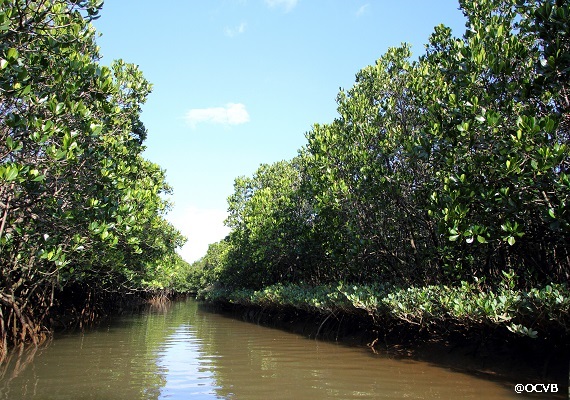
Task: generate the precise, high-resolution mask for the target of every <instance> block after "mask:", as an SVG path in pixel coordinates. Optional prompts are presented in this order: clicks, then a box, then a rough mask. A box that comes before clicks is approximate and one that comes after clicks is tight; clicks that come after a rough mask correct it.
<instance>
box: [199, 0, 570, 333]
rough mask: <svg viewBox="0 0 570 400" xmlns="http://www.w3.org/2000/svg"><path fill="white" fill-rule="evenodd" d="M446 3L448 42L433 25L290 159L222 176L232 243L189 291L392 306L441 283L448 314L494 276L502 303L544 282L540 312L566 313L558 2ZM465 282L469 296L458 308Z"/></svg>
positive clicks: (567, 118) (565, 33) (565, 71)
mask: <svg viewBox="0 0 570 400" xmlns="http://www.w3.org/2000/svg"><path fill="white" fill-rule="evenodd" d="M460 6H461V9H462V10H463V13H464V15H465V17H466V20H467V22H466V27H467V29H466V31H465V33H464V35H463V36H462V37H461V38H457V37H454V36H453V35H452V33H451V30H450V29H449V28H446V27H444V26H438V27H436V28H435V30H434V33H433V34H432V35H431V37H430V38H429V43H428V44H427V46H426V51H425V53H424V54H423V55H421V56H420V57H419V58H418V59H417V60H412V59H411V56H412V54H411V50H410V48H409V46H407V45H402V46H401V47H398V48H392V49H390V50H389V51H388V52H387V53H386V54H385V55H383V56H382V57H381V58H380V59H379V60H378V61H377V62H376V64H375V65H372V66H368V67H365V68H364V69H362V70H361V71H360V72H359V73H358V74H357V75H356V83H355V85H354V86H353V87H352V88H351V89H350V90H346V91H345V90H342V91H341V92H340V93H339V95H338V99H337V101H338V114H339V116H338V117H337V118H336V119H335V120H334V121H333V122H332V123H330V124H324V125H315V126H314V127H313V129H312V130H311V131H310V132H308V134H307V140H308V143H307V145H306V147H305V148H304V149H302V150H301V151H300V152H299V155H298V157H296V158H295V159H293V160H291V161H282V162H279V163H275V164H273V165H262V166H261V167H260V168H259V169H258V171H257V172H256V173H255V174H254V175H253V177H252V178H245V177H240V178H238V179H236V183H235V193H234V195H233V196H231V197H230V198H229V212H230V216H229V218H228V225H229V226H230V227H231V228H232V232H231V234H230V235H229V237H228V238H227V239H226V240H225V241H224V242H223V243H224V244H223V246H225V251H224V255H223V259H218V261H217V262H212V261H211V262H210V263H211V264H212V265H214V264H215V265H216V267H215V270H216V273H215V274H204V275H203V280H205V282H202V284H203V285H202V286H208V285H210V286H214V287H215V285H214V284H215V283H217V284H218V286H219V285H221V286H223V287H226V288H230V289H232V288H233V289H239V288H245V289H249V290H255V289H261V288H263V287H267V286H269V285H275V284H283V283H294V284H297V285H300V286H299V287H301V286H302V285H304V284H310V285H313V286H318V285H329V286H330V285H331V284H332V285H333V286H334V285H335V282H339V281H344V282H351V283H355V284H360V285H368V284H372V285H376V284H380V285H385V287H387V288H390V289H389V291H388V292H386V293H391V295H393V296H396V297H397V298H401V299H400V300H398V303H397V304H401V307H403V308H402V310H404V309H406V310H407V309H408V306H409V305H410V304H413V303H414V302H413V301H412V300H413V299H415V297H417V296H416V294H415V293H416V292H415V291H419V292H418V293H423V291H427V292H428V293H432V294H433V293H435V292H437V290H440V291H441V293H442V294H445V293H446V292H447V291H448V289H447V288H452V289H449V291H451V292H452V293H455V292H454V291H456V292H457V296H458V298H459V299H461V298H464V299H465V301H464V302H463V303H464V304H460V305H461V306H462V307H467V306H468V305H469V303H470V302H471V301H475V302H477V301H479V300H477V299H478V298H479V297H477V296H482V298H484V297H485V296H487V295H486V294H485V293H492V294H493V295H495V294H496V295H497V296H502V294H500V293H501V290H502V289H501V288H502V285H503V283H502V282H503V280H504V276H505V274H507V275H509V276H512V282H513V285H514V286H513V287H512V288H511V289H512V290H513V291H514V292H516V293H517V294H516V295H513V296H511V297H512V299H511V297H509V296H506V297H505V298H507V299H511V300H512V301H515V300H514V299H519V300H520V299H521V298H523V297H524V296H527V297H528V296H531V294H532V293H543V291H544V290H546V288H547V287H550V288H552V287H556V288H558V289H557V290H559V292H558V293H559V294H560V296H561V297H560V299H559V300H560V302H558V303H556V302H554V303H552V304H555V303H556V304H567V300H568V293H569V292H568V287H567V282H568V279H569V278H570V246H569V244H570V214H569V213H568V202H569V200H570V199H569V196H570V178H569V173H570V171H569V169H570V150H569V147H568V145H569V143H568V141H569V138H570V131H569V129H570V115H569V111H570V109H569V107H570V100H569V95H570V94H569V89H570V88H569V87H568V85H569V82H570V80H569V78H570V76H569V74H570V5H569V4H568V3H567V2H561V1H555V0H476V1H460ZM213 256H214V255H213V254H209V255H208V257H210V258H211V257H213ZM214 258H215V257H214ZM510 271H512V272H510ZM475 282H477V285H476V286H477V288H478V289H477V290H479V292H478V293H479V294H477V293H475V294H473V296H471V297H469V296H463V297H462V296H461V295H460V294H461V293H463V292H462V290H463V289H462V288H465V287H466V286H465V285H467V287H470V286H469V285H472V284H474V283H475ZM548 285H550V286H548ZM402 288H403V289H402ZM406 288H410V289H409V291H406ZM414 288H415V289H414ZM435 288H439V289H437V290H436V289H435ZM402 290H403V292H402ZM514 292H513V293H514ZM386 293H384V294H385V295H386V296H387V297H386V299H391V298H392V297H389V296H388V294H386ZM521 293H524V295H523V294H521ZM434 296H435V297H434ZM434 296H431V297H430V296H428V297H429V301H430V302H436V303H438V304H440V305H439V306H437V307H439V308H438V310H440V311H441V310H449V307H452V306H453V305H449V304H447V303H445V302H443V300H441V299H442V298H441V296H440V295H439V294H438V295H434ZM438 296H439V297H438ZM517 296H518V297H517ZM521 296H522V297H521ZM396 297H394V298H396ZM527 297H524V298H527ZM531 297H532V296H531ZM500 298H502V297H500ZM469 299H471V300H469ZM473 299H475V300H473ZM519 300H517V301H519ZM414 301H415V300H414ZM481 301H483V300H481ZM485 301H486V300H485ZM509 301H510V300H509ZM521 301H522V300H521ZM525 301H526V300H525ZM548 301H550V300H548ZM548 301H547V300H545V302H546V303H548ZM557 301H558V300H557ZM443 303H445V304H443ZM523 303H524V302H523ZM523 303H520V304H523ZM546 303H545V304H546ZM442 304H443V305H442ZM517 304H519V303H517ZM548 304H550V303H548ZM552 304H551V305H552ZM453 307H455V306H453ZM469 307H471V306H469ZM500 307H502V306H500ZM524 307H526V306H525V305H524V304H523V305H517V306H516V307H515V309H516V310H517V311H516V312H515V313H519V314H520V313H522V311H520V310H522V309H523V308H524ZM545 307H546V305H545ZM552 307H553V308H552V310H551V311H552V312H553V313H554V314H556V313H557V311H556V310H557V308H556V306H552ZM412 308H413V307H412ZM465 309H468V308H465ZM470 309H471V310H475V309H474V308H472V307H471V308H470ZM566 309H567V308H566ZM533 310H535V311H536V312H537V313H540V307H535V308H534V309H533ZM398 312H399V311H398ZM401 312H404V311H401ZM414 312H419V311H418V310H417V309H416V310H415V311H413V310H412V311H410V312H409V313H408V311H405V313H406V314H410V315H413V314H414ZM453 313H455V311H453V312H451V311H445V312H439V313H436V315H447V316H448V317H449V316H450V315H455V314H453ZM467 314H468V317H466V318H472V319H477V317H476V316H475V314H476V315H479V314H480V313H478V312H475V311H472V312H468V313H467ZM527 314H528V313H527ZM531 314H532V313H531ZM509 315H510V314H509ZM521 315H522V314H521ZM525 315H526V314H525ZM541 315H544V314H541ZM557 315H558V314H557ZM493 318H494V317H493ZM553 318H556V317H553ZM510 320H511V317H509V321H510ZM526 320H527V321H528V320H529V319H526ZM566 323H567V321H566ZM513 326H514V325H513ZM567 328H568V326H567ZM513 329H514V330H516V329H515V328H513ZM519 331H523V332H524V330H522V328H521V329H519ZM526 332H527V333H528V334H530V333H529V332H531V331H528V330H527V331H526Z"/></svg>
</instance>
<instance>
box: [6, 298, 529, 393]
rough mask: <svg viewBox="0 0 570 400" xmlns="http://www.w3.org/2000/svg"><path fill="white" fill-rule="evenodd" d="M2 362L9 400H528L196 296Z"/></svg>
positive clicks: (504, 387) (506, 388)
mask: <svg viewBox="0 0 570 400" xmlns="http://www.w3.org/2000/svg"><path fill="white" fill-rule="evenodd" d="M31 356H32V355H31V354H28V353H25V354H23V356H22V357H19V358H17V357H13V358H12V360H11V362H10V363H9V364H8V365H7V366H5V367H4V368H0V399H10V400H16V399H58V400H59V399H74V400H75V399H253V400H255V399H272V400H276V399H525V398H537V397H536V396H533V397H527V396H526V395H525V394H524V393H523V394H517V393H515V391H514V386H512V385H510V384H505V383H500V382H492V381H489V380H486V379H482V378H478V377H476V376H473V375H469V374H464V373H459V372H454V371H452V370H449V369H446V368H442V367H438V366H435V365H431V364H428V363H422V362H415V361H409V360H408V361H402V360H395V359H391V358H389V357H386V356H382V355H374V354H372V353H371V352H370V351H369V350H368V349H364V348H355V347H348V346H344V345H340V344H335V343H329V342H321V341H315V340H312V339H307V338H304V337H301V336H298V335H295V334H292V333H288V332H283V331H280V330H276V329H271V328H265V327H261V326H257V325H254V324H250V323H246V322H242V321H238V320H235V319H232V318H228V317H224V316H222V315H219V314H216V313H212V312H209V311H206V310H204V309H202V308H201V307H199V305H198V304H197V303H196V302H194V301H192V300H187V301H182V302H177V303H173V304H171V305H170V306H168V307H164V308H162V309H153V310H149V311H148V312H145V313H142V314H140V315H135V316H128V317H121V318H120V319H116V320H114V321H112V322H110V323H108V324H106V325H104V326H101V327H100V328H99V329H96V330H94V331H91V332H88V333H84V334H78V333H74V334H71V333H70V334H68V335H59V336H57V337H56V338H55V339H54V340H53V341H52V342H51V343H50V344H49V345H48V346H46V347H44V348H41V349H39V350H37V351H36V352H35V354H34V357H31Z"/></svg>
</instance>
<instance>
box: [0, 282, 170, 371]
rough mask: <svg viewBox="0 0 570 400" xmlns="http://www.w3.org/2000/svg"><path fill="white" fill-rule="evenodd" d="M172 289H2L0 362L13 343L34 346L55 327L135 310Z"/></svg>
mask: <svg viewBox="0 0 570 400" xmlns="http://www.w3.org/2000/svg"><path fill="white" fill-rule="evenodd" d="M174 296H175V294H174V293H171V292H162V291H161V292H143V291H140V292H134V293H130V294H127V295H125V294H124V293H116V292H99V293H97V292H95V291H94V290H92V289H86V288H84V287H81V286H74V287H69V288H66V289H64V290H63V291H55V290H50V291H45V292H43V293H41V294H36V295H35V296H33V297H32V298H22V297H15V296H10V295H6V294H5V293H3V292H0V363H2V362H4V360H6V357H7V355H8V350H9V349H10V348H11V347H18V346H23V345H26V344H33V345H35V346H37V345H39V344H41V343H42V342H44V341H45V340H46V339H47V338H49V337H51V333H52V331H54V330H67V329H83V328H86V327H89V326H92V325H93V324H95V323H96V322H97V321H100V320H101V319H102V318H104V317H105V316H107V315H109V314H110V313H114V312H118V313H120V312H121V311H123V310H127V309H128V310H132V309H136V308H137V307H141V306H143V305H144V304H147V303H148V302H166V301H168V300H169V299H170V298H172V297H174Z"/></svg>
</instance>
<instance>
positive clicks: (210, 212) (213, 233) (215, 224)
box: [168, 207, 230, 262]
mask: <svg viewBox="0 0 570 400" xmlns="http://www.w3.org/2000/svg"><path fill="white" fill-rule="evenodd" d="M226 218H227V212H226V211H225V210H217V209H207V208H197V207H188V208H186V209H184V210H182V211H172V212H171V213H170V214H169V215H168V220H169V221H170V222H172V224H173V225H174V226H175V227H176V228H177V229H178V230H179V231H180V232H181V233H182V234H183V235H184V236H186V238H187V239H188V242H186V244H185V245H184V246H183V247H182V249H180V250H179V254H180V256H181V257H182V258H183V259H185V260H186V261H188V262H194V261H196V260H199V259H200V258H202V257H203V256H204V255H205V254H206V251H208V245H209V244H211V243H215V242H218V241H220V240H222V239H223V238H225V237H226V236H227V235H228V233H229V232H230V229H229V228H228V227H226V226H224V220H225V219H226Z"/></svg>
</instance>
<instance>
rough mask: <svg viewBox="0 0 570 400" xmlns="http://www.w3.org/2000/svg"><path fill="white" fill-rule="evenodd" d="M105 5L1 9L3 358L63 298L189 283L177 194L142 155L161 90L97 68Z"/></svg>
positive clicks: (5, 3)
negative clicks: (150, 109) (146, 106)
mask: <svg viewBox="0 0 570 400" xmlns="http://www.w3.org/2000/svg"><path fill="white" fill-rule="evenodd" d="M102 3H103V2H102V1H101V0H81V1H75V0H74V1H72V0H54V1H49V2H45V1H40V2H36V1H29V0H1V1H0V37H1V40H0V253H1V254H2V256H1V257H0V268H1V271H2V273H1V274H0V339H1V340H0V358H2V357H1V356H2V355H3V354H5V351H6V346H7V343H8V341H9V340H13V341H14V342H18V341H22V342H23V341H25V340H26V339H28V338H30V339H32V340H34V341H35V340H37V338H38V336H41V332H43V331H44V330H45V326H44V324H45V321H46V320H47V316H48V314H49V310H50V309H51V308H52V306H53V305H54V303H57V293H59V292H61V291H63V290H65V288H70V287H75V288H79V289H80V290H79V292H82V293H84V294H85V296H87V293H97V292H125V291H133V290H144V289H156V288H164V287H171V286H173V285H174V281H177V282H179V283H183V282H184V279H180V278H179V275H183V274H184V273H185V272H184V271H183V270H184V268H186V266H185V263H184V262H183V261H182V260H181V259H180V257H179V256H177V255H176V253H175V249H176V248H177V247H179V246H181V245H182V244H183V243H184V240H185V239H184V238H183V237H182V236H181V235H180V233H179V232H178V231H177V230H176V229H175V228H174V227H172V226H171V225H170V224H169V223H168V222H167V221H166V220H165V219H164V214H165V213H166V212H167V210H168V207H169V206H168V204H167V203H166V202H165V200H163V197H161V194H164V193H168V192H169V191H170V190H171V189H170V188H169V186H168V185H167V184H166V182H165V176H164V171H163V170H162V169H161V168H160V167H159V166H158V165H156V164H153V163H151V162H149V161H148V160H145V159H144V158H143V157H142V155H141V153H142V151H143V150H144V145H143V142H144V140H145V138H146V134H147V133H146V129H145V127H144V125H143V123H142V122H141V120H140V113H141V105H142V104H143V103H144V102H145V100H146V97H147V96H148V94H149V93H150V92H151V84H150V83H149V82H148V81H146V79H145V78H144V76H143V74H142V72H141V71H140V70H139V68H138V67H137V66H136V65H134V64H128V63H126V62H124V61H122V60H117V61H114V62H113V63H112V64H111V65H110V66H109V67H107V66H103V65H102V64H101V63H100V62H99V61H100V54H99V48H98V47H97V45H96V42H95V38H96V31H95V29H94V27H93V26H92V25H91V24H90V21H91V20H92V19H94V18H97V17H98V15H99V12H100V8H101V6H102ZM13 332H19V333H18V335H15V334H13Z"/></svg>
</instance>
